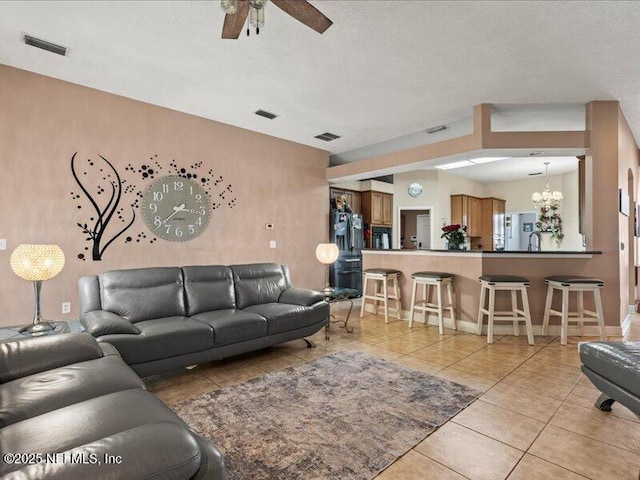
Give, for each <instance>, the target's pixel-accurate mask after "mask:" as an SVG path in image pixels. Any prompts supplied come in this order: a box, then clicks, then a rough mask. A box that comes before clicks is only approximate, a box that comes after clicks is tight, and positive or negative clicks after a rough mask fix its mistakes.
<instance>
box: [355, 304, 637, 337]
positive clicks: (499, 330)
mask: <svg viewBox="0 0 640 480" xmlns="http://www.w3.org/2000/svg"><path fill="white" fill-rule="evenodd" d="M365 311H366V312H369V313H373V305H370V304H367V305H366V306H365ZM381 311H382V309H381V308H380V307H379V308H378V314H380V312H381ZM395 313H396V312H395V310H394V309H391V308H390V309H389V318H394V319H395V318H396V316H395ZM356 315H357V313H356ZM409 317H410V313H409V311H408V310H401V311H400V319H401V320H404V321H406V322H408V321H409ZM413 321H414V322H416V323H424V322H423V321H422V313H420V314H416V315H415V318H414V320H413ZM556 321H557V320H556ZM426 323H427V324H428V325H436V326H437V325H438V316H437V315H432V314H430V315H427V322H426ZM456 323H457V325H458V330H461V331H463V332H469V333H476V329H477V323H476V321H475V320H458V321H457V322H456ZM625 324H626V327H625ZM444 326H445V328H451V326H452V325H451V322H450V321H449V320H448V318H447V316H446V312H445V318H444ZM630 326H631V318H630V316H629V315H627V318H626V319H625V322H624V323H623V326H622V327H616V326H613V325H605V327H604V333H605V336H607V337H618V336H622V335H623V331H625V330H624V328H626V330H628V329H629V327H630ZM482 333H483V334H484V335H486V333H487V325H486V324H485V325H483V327H482ZM493 333H494V335H513V324H509V323H501V324H495V325H494V326H493ZM533 334H534V335H542V325H533ZM520 335H526V331H525V327H524V324H522V325H520ZM547 335H548V336H552V337H555V336H560V325H553V324H552V325H549V326H548V327H547ZM567 335H568V336H570V337H575V336H577V335H578V326H577V325H569V328H568V330H567ZM582 335H583V336H585V337H599V336H600V330H599V329H598V327H597V326H596V325H585V326H584V328H583V329H582Z"/></svg>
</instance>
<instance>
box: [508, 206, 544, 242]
mask: <svg viewBox="0 0 640 480" xmlns="http://www.w3.org/2000/svg"><path fill="white" fill-rule="evenodd" d="M537 220H538V216H537V213H536V212H507V213H506V214H505V232H504V236H505V242H504V249H505V250H509V251H527V250H529V246H531V249H532V250H539V247H540V246H539V245H538V237H536V236H535V235H533V232H534V231H535V229H536V221H537Z"/></svg>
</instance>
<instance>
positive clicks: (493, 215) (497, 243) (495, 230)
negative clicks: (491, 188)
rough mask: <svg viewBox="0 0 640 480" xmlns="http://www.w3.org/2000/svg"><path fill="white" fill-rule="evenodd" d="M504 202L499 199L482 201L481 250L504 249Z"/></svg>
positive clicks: (484, 199)
mask: <svg viewBox="0 0 640 480" xmlns="http://www.w3.org/2000/svg"><path fill="white" fill-rule="evenodd" d="M505 208H506V202H505V201H504V200H501V199H499V198H493V197H490V198H483V199H482V240H481V243H482V248H483V250H496V249H497V248H504V234H505V225H504V220H505Z"/></svg>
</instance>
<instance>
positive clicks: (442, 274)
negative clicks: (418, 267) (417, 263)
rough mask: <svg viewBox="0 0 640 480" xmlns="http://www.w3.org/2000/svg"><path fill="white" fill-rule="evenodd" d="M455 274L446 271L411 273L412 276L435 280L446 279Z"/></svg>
mask: <svg viewBox="0 0 640 480" xmlns="http://www.w3.org/2000/svg"><path fill="white" fill-rule="evenodd" d="M454 276H455V275H453V274H452V273H445V272H416V273H413V274H412V275H411V278H432V279H434V280H440V281H442V280H444V279H445V278H453V277H454Z"/></svg>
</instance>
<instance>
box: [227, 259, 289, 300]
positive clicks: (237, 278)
mask: <svg viewBox="0 0 640 480" xmlns="http://www.w3.org/2000/svg"><path fill="white" fill-rule="evenodd" d="M231 269H232V270H233V281H234V286H235V291H236V305H237V308H240V309H244V308H245V307H248V306H250V305H260V304H264V303H274V302H277V301H278V298H280V295H281V294H282V292H283V291H284V290H285V289H286V288H287V281H286V278H285V274H284V270H283V269H282V265H278V264H277V263H254V264H249V265H232V266H231Z"/></svg>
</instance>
